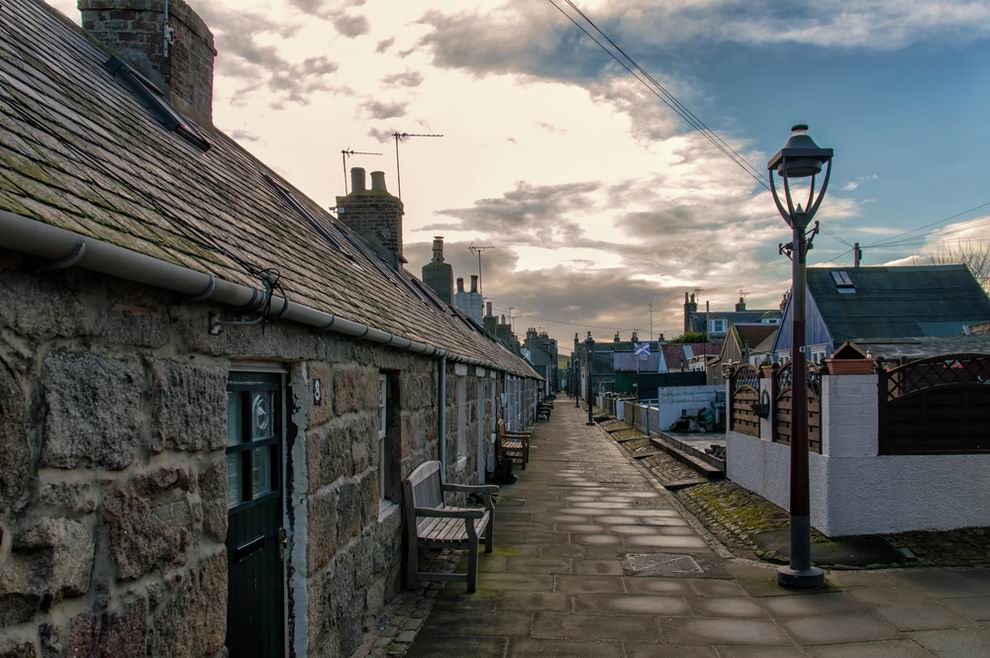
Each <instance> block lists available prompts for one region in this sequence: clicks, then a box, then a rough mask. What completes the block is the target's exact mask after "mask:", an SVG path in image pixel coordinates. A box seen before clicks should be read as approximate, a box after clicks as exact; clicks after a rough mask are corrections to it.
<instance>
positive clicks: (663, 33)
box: [53, 0, 990, 351]
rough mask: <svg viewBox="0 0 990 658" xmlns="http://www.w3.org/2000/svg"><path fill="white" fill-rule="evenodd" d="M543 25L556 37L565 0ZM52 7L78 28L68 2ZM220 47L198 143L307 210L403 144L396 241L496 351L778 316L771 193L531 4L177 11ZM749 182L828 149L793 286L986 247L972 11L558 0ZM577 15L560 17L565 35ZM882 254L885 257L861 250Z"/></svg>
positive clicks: (982, 44) (978, 47)
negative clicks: (857, 268) (804, 144)
mask: <svg viewBox="0 0 990 658" xmlns="http://www.w3.org/2000/svg"><path fill="white" fill-rule="evenodd" d="M556 2H557V3H558V4H559V5H561V6H562V7H564V8H565V9H567V10H568V11H569V12H570V13H571V14H572V15H574V12H573V10H571V9H570V8H568V7H567V5H566V3H564V2H562V1H561V0H556ZM53 4H54V6H56V7H57V8H59V9H61V10H62V11H64V12H65V13H66V14H67V15H69V16H72V17H74V18H77V17H78V13H77V11H76V10H75V0H54V3H53ZM190 4H191V5H192V6H193V8H194V9H195V10H196V11H197V12H198V13H199V14H200V15H201V16H202V18H203V19H204V20H205V21H206V22H207V24H208V25H209V26H210V27H211V29H212V30H213V32H214V34H215V35H216V42H217V50H218V52H219V55H218V59H217V68H216V79H215V96H214V122H215V124H216V125H217V126H218V127H219V128H221V129H223V130H224V131H226V132H227V133H228V134H230V135H231V136H232V137H234V138H235V139H236V140H237V141H238V142H239V143H240V144H241V145H242V146H243V147H245V148H246V149H248V150H249V151H251V152H252V153H254V154H255V155H256V156H257V157H259V158H260V159H262V160H263V161H264V162H266V163H267V164H268V165H269V166H271V167H272V168H274V169H275V170H277V171H278V172H279V173H280V174H282V175H284V176H285V177H286V178H287V179H288V180H289V181H291V182H292V183H293V184H294V185H296V186H297V187H298V188H300V189H301V190H303V191H304V192H305V193H306V194H308V195H309V196H311V197H312V198H314V199H316V200H317V201H319V202H320V203H322V204H323V205H325V206H328V207H329V206H334V205H335V203H336V202H335V199H334V197H335V195H340V194H342V193H343V186H344V178H343V169H342V163H341V150H342V149H354V150H359V151H375V152H380V153H382V155H380V156H353V157H352V158H351V159H350V160H349V163H348V164H349V166H362V167H365V168H366V169H367V170H369V171H373V170H382V171H384V172H386V178H387V182H388V185H389V189H390V190H391V191H392V192H393V193H396V192H397V191H398V189H397V188H398V185H397V180H396V156H395V145H394V142H393V140H392V138H391V133H393V132H395V131H399V132H410V133H413V132H416V133H420V132H422V133H442V134H443V135H444V136H443V137H442V138H410V139H408V140H407V141H405V142H403V143H402V145H401V146H400V158H401V160H400V164H401V174H402V198H403V201H404V204H405V212H406V214H405V217H404V232H405V233H404V242H405V255H406V258H407V259H408V261H409V263H408V267H409V269H410V270H411V271H412V272H414V273H416V274H417V275H418V274H419V273H420V270H421V268H422V265H423V264H424V263H425V262H426V261H427V260H428V259H429V257H430V245H431V241H432V238H433V236H435V235H442V236H444V237H445V243H446V256H447V260H448V261H449V262H451V263H452V264H453V265H454V268H455V276H463V277H465V279H466V278H468V277H469V276H470V275H471V274H476V273H477V267H478V266H477V258H476V257H475V256H474V255H473V254H472V253H471V252H470V251H469V250H468V248H467V247H468V245H469V244H470V243H471V242H476V243H481V244H492V245H495V249H493V250H490V251H486V252H485V254H484V271H483V287H484V292H485V295H486V297H489V298H490V299H491V301H492V302H493V304H494V306H495V308H496V311H497V312H498V313H500V314H506V315H510V314H511V315H513V316H518V317H516V319H515V320H514V325H515V328H516V331H517V333H525V330H526V328H527V327H541V328H545V329H546V330H548V331H549V332H550V334H551V335H552V336H554V337H556V338H558V340H560V342H561V345H562V348H564V350H563V351H567V348H568V346H570V345H571V344H572V342H573V337H574V333H575V332H580V334H581V336H582V337H583V336H584V335H585V332H587V331H589V330H590V331H592V332H593V334H594V336H595V337H596V338H599V339H601V338H605V339H608V338H611V336H612V335H613V334H614V333H615V331H616V330H619V331H620V333H621V334H622V335H623V337H625V338H627V337H628V335H629V332H630V331H631V330H632V329H638V331H639V335H640V336H641V337H645V336H646V335H647V334H649V333H650V328H651V323H650V312H649V307H650V304H652V305H653V309H654V312H653V316H652V329H653V332H654V335H655V334H656V333H659V332H664V334H665V335H666V336H667V337H668V338H669V337H673V336H675V335H677V334H679V333H680V331H679V329H680V327H681V326H682V306H681V305H682V303H683V299H684V292H685V291H690V290H696V289H697V290H698V291H699V292H698V295H699V299H701V300H702V301H705V300H709V301H710V302H711V305H712V308H713V309H728V308H731V304H733V303H734V302H735V301H736V298H737V297H738V296H739V294H740V291H742V292H743V293H744V294H745V296H746V300H747V304H748V305H749V307H751V308H754V307H756V308H774V307H776V306H777V305H778V304H779V302H780V299H781V296H782V295H783V293H784V292H785V291H786V290H787V288H788V286H789V277H790V274H789V261H787V260H786V258H784V257H783V256H780V255H779V254H778V250H777V245H778V243H779V242H781V241H784V240H787V239H788V229H787V227H786V225H785V224H784V222H783V220H782V219H781V218H780V216H779V215H777V214H776V211H775V210H774V206H773V202H772V200H771V198H770V196H769V194H768V193H767V192H766V191H765V190H764V188H763V187H761V186H760V185H759V184H758V183H757V182H756V181H755V180H754V179H753V178H751V177H750V176H749V175H748V174H747V173H745V172H744V171H743V169H742V168H740V167H738V166H737V165H736V164H734V163H733V162H732V161H731V160H730V159H728V158H727V157H725V156H724V155H723V154H722V153H720V152H719V151H717V150H715V149H714V147H712V146H711V144H709V143H708V142H707V141H706V140H705V139H704V138H703V136H702V135H701V134H699V133H698V132H695V131H693V129H692V128H691V127H690V126H689V125H687V123H685V122H683V121H682V120H680V119H679V118H678V117H676V116H675V115H674V113H673V112H671V111H670V110H669V109H668V108H667V107H665V106H663V105H661V104H660V103H659V101H658V100H657V98H656V97H655V96H654V95H652V94H651V93H650V92H649V91H648V90H647V89H646V88H645V87H643V86H642V85H640V84H639V83H638V82H637V81H636V80H634V79H633V78H632V77H631V76H630V75H629V74H628V73H627V72H626V71H624V70H623V69H621V68H620V67H619V66H618V65H617V64H615V63H614V62H613V61H612V60H610V59H609V58H608V56H607V55H606V54H605V53H603V52H601V51H600V50H599V49H597V48H596V47H595V45H594V44H593V43H592V42H591V41H590V40H589V39H588V38H587V37H586V36H585V35H583V34H582V33H581V32H580V31H578V29H577V28H576V27H574V25H573V24H572V23H571V22H569V21H568V19H567V18H566V17H565V16H563V15H562V14H561V13H560V12H559V11H558V10H557V9H556V8H555V7H554V6H553V4H551V2H550V1H549V0H344V1H340V0H209V1H207V0H190ZM575 4H577V5H578V6H579V7H580V8H581V9H582V10H583V11H584V12H585V13H587V15H588V16H589V17H590V18H591V19H592V20H594V21H595V22H596V23H597V24H598V25H599V26H600V27H601V28H602V29H603V30H604V31H605V32H606V33H607V34H608V35H609V36H610V37H612V38H613V39H614V40H615V41H616V42H617V43H618V44H619V45H621V46H622V47H623V48H624V49H625V50H626V51H627V52H628V53H629V54H630V55H632V56H633V57H634V58H636V59H637V61H638V62H639V63H640V64H641V65H642V66H643V67H644V68H645V69H646V70H648V71H649V72H650V73H651V74H652V75H653V77H654V78H655V79H657V80H658V81H659V82H660V83H661V84H663V85H664V87H665V88H667V89H668V90H670V91H671V92H672V93H673V94H674V95H675V96H676V97H677V98H678V99H679V100H680V101H681V102H682V103H683V104H684V105H685V106H687V107H688V108H690V109H691V111H692V112H693V113H694V114H695V115H696V116H698V117H700V118H701V119H702V120H703V121H704V122H705V123H706V124H707V125H708V126H710V127H711V128H712V129H713V130H715V131H717V132H718V134H719V135H720V136H721V137H722V138H723V139H725V140H726V141H727V142H728V143H729V144H731V146H732V148H733V149H735V150H736V151H738V152H739V153H740V154H742V156H744V157H745V158H746V159H747V160H748V161H749V162H750V163H752V164H753V165H754V166H755V167H756V168H757V170H759V171H761V172H762V171H765V169H766V162H767V159H768V158H769V156H770V155H771V154H773V153H774V152H775V151H776V150H777V149H778V148H780V146H782V145H783V143H784V142H785V141H786V139H787V137H788V133H789V130H790V126H791V125H792V124H794V123H798V122H803V123H808V124H810V126H811V134H812V136H813V137H814V138H815V139H816V141H818V143H819V144H820V145H822V146H828V147H832V148H834V149H835V159H834V163H833V173H832V182H831V184H830V187H829V190H828V193H827V195H826V199H825V202H824V204H823V205H822V208H821V210H820V211H819V214H818V217H817V219H819V220H821V223H822V225H823V227H824V231H825V232H823V233H822V234H820V235H819V236H818V238H817V239H816V241H815V245H814V249H813V251H812V252H811V254H810V255H809V263H810V264H811V265H823V264H833V263H834V264H847V263H850V262H851V259H852V256H851V252H850V249H849V246H850V244H851V243H853V242H856V241H858V242H860V243H862V244H863V245H865V248H864V250H863V256H864V264H866V265H869V264H883V263H889V262H892V263H907V262H922V261H923V260H924V259H925V258H926V257H927V256H928V255H930V254H933V253H938V252H940V251H944V250H946V249H950V250H951V249H955V250H958V249H959V248H960V247H966V248H973V247H975V248H980V247H985V246H986V245H987V243H988V242H990V205H987V206H985V207H983V208H980V209H976V210H974V211H972V212H969V213H965V214H961V215H959V216H958V217H956V218H955V219H953V220H951V221H948V222H941V223H938V224H935V225H934V226H931V227H929V228H925V229H922V230H918V231H916V232H914V233H909V234H907V235H905V236H901V235H900V234H902V233H904V232H906V231H910V230H912V229H915V228H916V227H919V226H924V225H926V224H930V223H932V222H935V221H936V220H941V219H944V218H947V217H950V216H952V215H956V214H957V213H960V212H961V211H966V210H968V209H971V208H974V207H976V206H979V205H980V204H983V203H986V202H988V201H990V186H988V185H987V178H988V172H990V167H988V166H987V156H986V150H985V145H986V144H987V142H988V139H990V124H988V122H987V120H986V118H985V117H986V108H987V107H988V105H990V67H988V66H986V62H988V61H990V2H987V1H986V0H983V1H971V0H956V1H953V0H941V1H930V0H858V1H857V2H847V1H845V0H820V1H819V2H816V3H814V4H812V3H790V2H784V3H781V2H772V1H771V0H739V1H736V0H666V1H665V2H662V3H661V2H656V1H655V0H580V2H578V1H577V0H575ZM575 18H577V16H576V15H575ZM881 242H889V243H891V245H893V246H883V245H879V246H874V245H876V244H877V243H881Z"/></svg>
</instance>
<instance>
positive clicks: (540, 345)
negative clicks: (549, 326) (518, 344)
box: [523, 327, 558, 395]
mask: <svg viewBox="0 0 990 658" xmlns="http://www.w3.org/2000/svg"><path fill="white" fill-rule="evenodd" d="M523 346H524V349H526V350H528V352H529V356H528V357H527V358H528V359H529V362H530V364H531V365H532V366H533V369H534V370H536V372H538V373H540V374H541V375H542V376H543V378H544V386H545V390H544V393H546V394H547V395H550V394H552V393H556V392H557V378H556V376H555V373H556V372H557V368H558V356H557V340H556V339H555V338H550V336H549V335H548V334H547V332H546V331H545V330H544V331H537V330H536V329H535V328H532V327H531V328H530V329H528V330H527V331H526V340H525V342H524V343H523Z"/></svg>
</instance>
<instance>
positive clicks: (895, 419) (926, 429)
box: [879, 354, 990, 455]
mask: <svg viewBox="0 0 990 658" xmlns="http://www.w3.org/2000/svg"><path fill="white" fill-rule="evenodd" d="M879 387H880V390H879V405H880V408H879V420H880V427H879V430H880V454H881V455H912V454H931V453H972V452H990V356H987V355H985V354H947V355H942V356H934V357H930V358H927V359H920V360H918V361H912V362H911V363H906V364H904V365H902V366H898V367H896V368H893V369H892V370H889V371H883V370H881V371H880V376H879Z"/></svg>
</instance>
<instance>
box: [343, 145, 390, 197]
mask: <svg viewBox="0 0 990 658" xmlns="http://www.w3.org/2000/svg"><path fill="white" fill-rule="evenodd" d="M352 155H382V154H381V153H378V152H375V151H355V150H354V149H341V151H340V161H341V164H342V165H343V166H344V196H347V158H349V157H351V156H352Z"/></svg>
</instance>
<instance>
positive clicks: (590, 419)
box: [584, 331, 595, 425]
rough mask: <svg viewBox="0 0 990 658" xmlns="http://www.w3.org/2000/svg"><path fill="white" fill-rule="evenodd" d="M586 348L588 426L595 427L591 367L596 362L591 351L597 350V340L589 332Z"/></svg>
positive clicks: (585, 341)
mask: <svg viewBox="0 0 990 658" xmlns="http://www.w3.org/2000/svg"><path fill="white" fill-rule="evenodd" d="M584 347H585V354H586V355H587V356H586V357H585V358H586V359H587V361H588V424H589V425H594V424H595V420H594V418H593V417H592V411H591V409H592V407H593V406H594V404H593V402H592V400H594V397H593V396H594V392H593V391H592V390H591V366H592V364H593V363H594V362H595V360H594V359H593V358H591V351H592V350H593V349H595V339H594V338H592V337H591V332H590V331H589V332H588V337H587V338H585V339H584Z"/></svg>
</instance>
